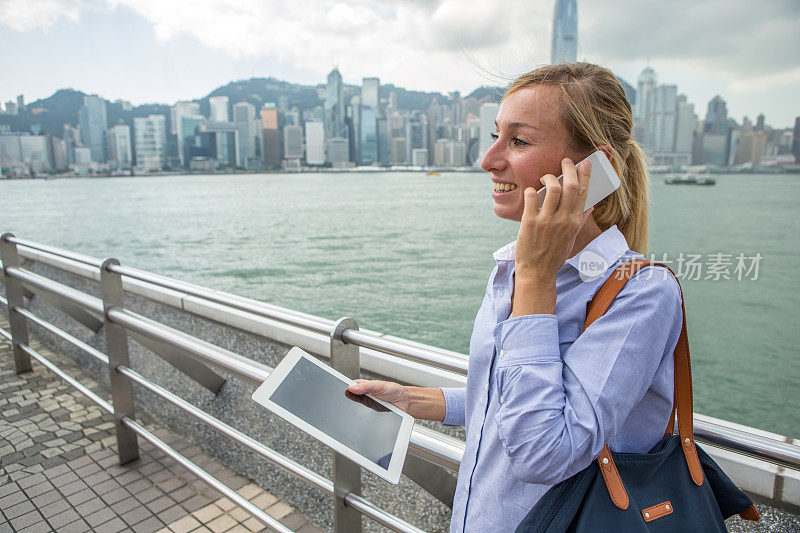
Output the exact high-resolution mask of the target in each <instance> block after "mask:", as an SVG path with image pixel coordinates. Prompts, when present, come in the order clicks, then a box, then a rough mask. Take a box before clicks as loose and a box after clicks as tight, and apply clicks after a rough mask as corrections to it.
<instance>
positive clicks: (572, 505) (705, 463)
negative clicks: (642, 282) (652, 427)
mask: <svg viewBox="0 0 800 533" xmlns="http://www.w3.org/2000/svg"><path fill="white" fill-rule="evenodd" d="M654 265H658V266H663V267H665V268H666V269H667V270H669V271H670V273H671V274H672V275H673V276H675V274H674V272H672V270H671V269H670V268H669V267H668V266H666V265H664V264H663V263H656V262H652V261H644V260H641V259H633V260H630V261H627V262H625V263H623V264H621V265H620V266H619V267H618V268H617V269H616V271H615V272H614V273H613V274H612V275H611V277H609V279H608V280H607V281H606V282H605V283H604V284H603V286H602V287H600V289H599V290H598V291H597V293H596V294H595V296H594V298H592V300H591V301H590V302H589V304H588V305H587V313H586V323H585V324H584V327H583V329H584V331H585V330H586V328H587V327H589V325H590V324H591V323H592V322H594V321H595V320H597V319H598V318H599V317H601V316H602V315H603V314H604V313H605V312H606V310H607V309H608V308H609V306H610V305H611V303H612V302H613V301H614V298H615V297H616V296H617V294H618V293H619V292H620V291H621V290H622V287H623V286H624V285H625V283H626V282H627V281H628V280H629V279H630V278H631V276H633V274H634V273H635V272H637V271H638V270H639V269H640V268H642V267H645V266H654ZM675 280H676V281H677V277H676V278H675ZM678 286H679V287H680V283H678ZM681 311H682V313H683V326H682V327H681V333H680V337H679V338H678V343H677V345H676V346H675V351H674V357H673V358H674V364H675V393H674V401H673V409H672V415H671V416H670V420H669V423H668V425H667V429H666V431H665V434H664V438H663V439H662V440H661V441H660V442H659V443H658V444H657V445H656V446H655V447H653V449H651V450H650V452H648V453H612V452H611V451H610V450H609V448H608V445H607V444H606V446H604V447H603V450H602V451H601V453H600V456H599V457H598V458H597V460H596V461H593V462H592V464H591V465H589V466H588V467H587V468H586V469H584V470H582V471H581V472H578V473H577V474H575V475H574V476H572V477H570V478H568V479H566V480H564V481H562V482H561V483H558V484H557V485H554V486H553V487H551V488H550V489H549V490H548V491H547V492H546V493H545V494H544V496H542V498H541V499H540V500H539V501H538V502H537V503H536V505H535V506H534V507H533V509H531V511H530V512H529V513H528V515H527V516H526V517H525V519H524V520H523V521H522V522H521V523H520V524H519V526H518V527H517V529H516V532H517V533H534V532H535V533H558V532H575V533H582V532H598V531H600V532H604V531H613V532H621V533H625V532H646V531H647V532H653V531H663V532H670V533H672V532H675V531H727V528H726V527H725V519H726V518H728V517H730V516H733V515H734V514H737V513H738V514H739V515H740V516H741V517H742V518H744V519H745V520H758V519H759V516H758V511H756V508H755V507H754V506H753V502H752V501H751V500H750V498H749V497H748V496H747V495H746V494H745V493H744V492H742V491H741V490H740V489H739V488H738V487H737V486H736V485H735V484H734V483H733V481H731V480H730V478H728V476H726V475H725V473H724V472H723V471H722V469H721V468H720V467H719V466H718V465H717V464H716V463H715V462H714V461H713V460H712V459H711V457H709V456H708V455H707V454H706V453H705V452H704V451H703V450H702V449H700V447H699V446H698V445H697V444H696V443H695V441H694V434H693V426H692V424H693V408H692V375H691V364H690V360H689V341H688V337H687V334H686V310H685V307H684V305H683V292H682V291H681ZM676 413H677V417H678V434H677V435H675V434H673V429H674V422H675V415H676Z"/></svg>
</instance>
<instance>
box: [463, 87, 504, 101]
mask: <svg viewBox="0 0 800 533" xmlns="http://www.w3.org/2000/svg"><path fill="white" fill-rule="evenodd" d="M505 92H506V89H505V87H490V86H482V87H478V88H477V89H475V90H474V91H472V92H471V93H469V94H468V95H467V98H477V99H478V100H480V99H482V98H489V99H491V101H492V102H497V103H499V102H500V99H501V98H503V95H504V94H505Z"/></svg>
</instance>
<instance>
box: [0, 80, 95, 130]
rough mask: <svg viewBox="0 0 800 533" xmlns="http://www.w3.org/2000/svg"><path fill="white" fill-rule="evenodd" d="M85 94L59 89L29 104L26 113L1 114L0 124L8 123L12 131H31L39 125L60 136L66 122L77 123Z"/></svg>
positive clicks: (40, 127)
mask: <svg viewBox="0 0 800 533" xmlns="http://www.w3.org/2000/svg"><path fill="white" fill-rule="evenodd" d="M84 96H86V95H85V94H84V93H82V92H80V91H76V90H74V89H59V90H58V91H56V92H55V93H53V95H52V96H50V97H48V98H45V99H43V100H36V101H35V102H31V103H29V104H27V105H26V110H25V112H24V113H21V114H19V115H0V124H6V125H8V126H9V127H10V128H11V130H12V131H30V129H31V128H32V127H34V126H36V125H38V126H39V129H41V131H42V132H43V133H52V134H54V135H57V136H59V137H60V136H61V134H62V132H63V131H64V124H72V125H73V126H74V125H75V124H77V122H78V110H79V109H80V108H81V106H82V105H83V97H84Z"/></svg>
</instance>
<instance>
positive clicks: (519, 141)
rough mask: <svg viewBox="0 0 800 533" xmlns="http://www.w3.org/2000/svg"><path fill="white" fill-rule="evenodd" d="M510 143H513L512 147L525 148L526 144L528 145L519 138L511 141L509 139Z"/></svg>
mask: <svg viewBox="0 0 800 533" xmlns="http://www.w3.org/2000/svg"><path fill="white" fill-rule="evenodd" d="M511 142H512V143H514V146H525V145H526V144H528V143H526V142H525V141H523V140H522V139H520V138H519V137H514V138H513V139H511Z"/></svg>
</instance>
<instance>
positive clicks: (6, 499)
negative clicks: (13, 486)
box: [0, 490, 28, 509]
mask: <svg viewBox="0 0 800 533" xmlns="http://www.w3.org/2000/svg"><path fill="white" fill-rule="evenodd" d="M27 499H28V497H27V496H26V495H25V493H24V492H22V490H19V491H18V492H12V493H11V494H9V495H8V496H3V497H2V498H0V509H7V508H9V507H11V506H12V505H16V504H18V503H22V502H24V501H26V500H27Z"/></svg>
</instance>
